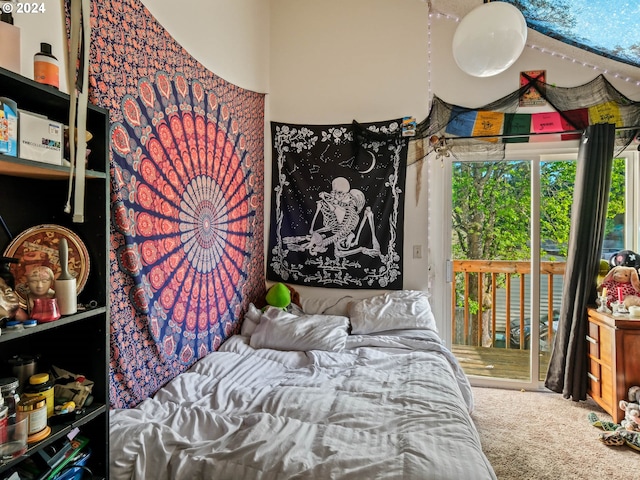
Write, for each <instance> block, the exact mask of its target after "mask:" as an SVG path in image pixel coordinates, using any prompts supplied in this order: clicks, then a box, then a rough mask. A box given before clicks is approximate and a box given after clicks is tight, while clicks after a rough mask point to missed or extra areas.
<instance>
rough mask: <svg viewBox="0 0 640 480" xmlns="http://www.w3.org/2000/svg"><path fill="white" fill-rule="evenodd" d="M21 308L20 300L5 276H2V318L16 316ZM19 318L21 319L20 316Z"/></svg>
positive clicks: (0, 281)
mask: <svg viewBox="0 0 640 480" xmlns="http://www.w3.org/2000/svg"><path fill="white" fill-rule="evenodd" d="M19 310H20V300H19V299H18V296H17V295H16V292H14V291H13V288H11V287H10V286H9V285H8V284H7V282H6V281H5V279H4V278H1V277H0V320H4V319H5V318H14V317H16V313H17V312H18V311H19ZM18 320H21V319H20V318H18Z"/></svg>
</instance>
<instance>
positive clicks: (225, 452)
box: [109, 330, 496, 480]
mask: <svg viewBox="0 0 640 480" xmlns="http://www.w3.org/2000/svg"><path fill="white" fill-rule="evenodd" d="M472 408H473V399H472V394H471V388H470V386H469V383H468V381H467V379H466V377H465V376H464V374H463V373H462V371H461V369H460V368H459V366H458V364H457V362H456V361H455V358H454V357H453V355H452V354H451V353H450V352H449V351H448V350H447V349H446V348H445V347H444V346H442V344H441V342H440V340H439V338H438V337H437V335H436V334H435V332H431V331H424V330H411V331H395V332H386V334H384V335H381V334H378V335H351V336H349V338H348V342H347V347H346V349H345V350H343V351H342V352H339V353H338V352H325V351H311V352H282V351H276V350H269V349H261V350H255V349H253V348H251V347H250V346H249V345H248V339H247V338H246V337H242V336H235V337H232V338H230V339H229V340H227V342H225V343H224V344H223V345H222V348H221V349H220V351H218V352H214V353H212V354H210V355H208V356H207V357H205V358H204V359H202V360H201V361H200V362H198V363H197V364H196V365H194V366H193V367H192V368H191V369H190V370H189V371H188V372H185V373H184V374H182V375H180V376H178V377H177V378H175V379H174V380H173V381H171V382H170V383H169V384H168V385H167V386H166V387H164V388H163V389H161V390H160V391H159V392H158V393H157V394H156V395H155V397H154V398H153V399H147V400H145V401H144V402H143V403H142V404H141V405H139V407H138V408H135V409H129V410H114V411H112V412H111V438H110V475H109V478H111V479H125V478H127V479H129V478H134V479H151V478H153V479H154V480H155V479H190V480H191V479H205V478H215V479H234V480H235V479H261V480H271V479H292V478H296V479H314V480H320V479H330V478H331V479H357V480H362V479H374V478H375V479H392V478H393V479H400V478H401V479H416V480H428V479H447V480H449V479H474V480H482V479H495V478H496V477H495V474H494V473H493V469H492V468H491V466H490V464H489V462H488V460H487V459H486V457H485V456H484V454H483V453H482V450H481V447H480V441H479V437H478V434H477V432H476V429H475V426H474V424H473V422H472V420H471V418H470V416H469V412H470V410H471V409H472Z"/></svg>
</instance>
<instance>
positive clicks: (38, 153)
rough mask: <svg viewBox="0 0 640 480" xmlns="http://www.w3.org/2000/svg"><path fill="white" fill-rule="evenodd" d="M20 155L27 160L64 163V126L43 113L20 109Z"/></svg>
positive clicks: (55, 163)
mask: <svg viewBox="0 0 640 480" xmlns="http://www.w3.org/2000/svg"><path fill="white" fill-rule="evenodd" d="M19 112H20V113H19V115H18V137H19V138H20V142H19V148H18V155H19V156H20V158H24V159H26V160H34V161H36V162H43V163H50V164H52V165H62V150H63V148H62V147H63V144H62V138H63V128H62V124H61V123H60V122H54V121H53V120H49V119H48V118H46V117H43V116H41V115H36V114H35V113H31V112H26V111H24V110H20V111H19Z"/></svg>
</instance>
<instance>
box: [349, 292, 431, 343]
mask: <svg viewBox="0 0 640 480" xmlns="http://www.w3.org/2000/svg"><path fill="white" fill-rule="evenodd" d="M349 317H350V319H351V333H353V334H356V335H362V334H367V333H375V332H384V331H386V330H396V329H411V328H420V329H428V330H434V331H436V332H437V327H436V319H435V317H434V316H433V312H431V305H430V304H429V299H428V297H427V295H426V294H425V293H424V292H421V291H418V290H398V291H394V292H389V293H385V294H383V295H378V296H376V297H372V298H365V299H364V300H359V301H356V302H352V303H351V305H350V306H349Z"/></svg>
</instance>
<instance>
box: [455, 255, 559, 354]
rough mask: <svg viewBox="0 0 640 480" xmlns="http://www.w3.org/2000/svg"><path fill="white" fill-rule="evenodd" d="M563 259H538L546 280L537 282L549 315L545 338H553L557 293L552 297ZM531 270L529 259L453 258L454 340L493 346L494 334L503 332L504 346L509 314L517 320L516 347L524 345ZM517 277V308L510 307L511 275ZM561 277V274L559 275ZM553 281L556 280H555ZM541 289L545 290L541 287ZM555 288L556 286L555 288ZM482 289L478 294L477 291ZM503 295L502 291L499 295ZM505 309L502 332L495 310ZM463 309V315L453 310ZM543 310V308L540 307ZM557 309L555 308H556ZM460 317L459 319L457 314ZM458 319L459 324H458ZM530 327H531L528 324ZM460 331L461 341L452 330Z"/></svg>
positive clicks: (549, 340) (510, 320) (549, 339)
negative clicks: (527, 282)
mask: <svg viewBox="0 0 640 480" xmlns="http://www.w3.org/2000/svg"><path fill="white" fill-rule="evenodd" d="M565 265H566V263H565V262H540V274H541V275H543V276H545V277H546V282H542V281H541V282H540V284H541V291H540V298H541V299H542V298H543V295H545V296H546V302H541V303H546V309H545V312H543V311H541V312H540V314H541V315H543V314H545V313H546V315H547V319H548V342H549V345H551V342H552V340H553V334H554V331H553V327H554V325H553V318H554V305H556V306H557V305H558V304H559V300H560V299H559V298H558V295H555V298H554V285H555V286H556V287H558V286H560V285H561V281H562V278H561V277H562V276H563V275H564V271H565ZM530 273H531V264H530V262H524V261H522V262H516V261H488V260H454V261H453V274H454V275H453V278H454V281H453V282H452V285H451V306H452V310H451V311H452V312H453V315H452V332H454V343H461V344H467V345H477V346H483V345H484V346H496V335H499V334H501V333H504V342H505V345H504V346H505V348H509V347H510V345H509V344H510V341H509V338H510V337H509V336H510V332H511V325H512V317H515V320H516V321H519V324H520V341H519V348H521V349H524V348H527V346H526V342H525V318H527V315H528V312H527V309H526V304H527V301H528V298H526V295H525V292H526V291H527V290H528V288H527V285H526V279H527V277H526V276H525V275H528V274H530ZM514 276H517V277H518V280H519V281H518V282H517V283H518V284H519V287H518V292H517V294H518V301H517V306H516V308H517V312H514V311H513V308H512V304H511V303H512V302H511V297H512V283H514V282H513V281H512V280H513V277H514ZM558 277H560V278H558ZM554 281H555V283H554ZM499 289H504V300H502V298H501V301H504V305H498V291H499ZM543 289H544V291H543ZM556 290H557V288H556ZM478 292H481V295H478ZM501 297H502V295H501ZM502 308H503V309H504V322H505V324H504V332H501V331H499V330H500V328H499V327H501V325H498V322H497V319H498V311H500V312H502ZM460 310H462V315H458V314H457V313H456V312H460ZM541 310H542V309H541ZM556 310H557V308H556ZM459 316H461V317H462V318H461V319H459V318H458V317H459ZM458 321H461V322H462V326H461V327H460V326H459V325H457V322H458ZM529 328H530V327H529ZM459 331H461V332H462V335H461V336H462V339H463V340H462V342H460V341H459V340H456V335H455V332H459Z"/></svg>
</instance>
